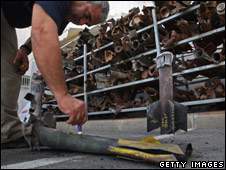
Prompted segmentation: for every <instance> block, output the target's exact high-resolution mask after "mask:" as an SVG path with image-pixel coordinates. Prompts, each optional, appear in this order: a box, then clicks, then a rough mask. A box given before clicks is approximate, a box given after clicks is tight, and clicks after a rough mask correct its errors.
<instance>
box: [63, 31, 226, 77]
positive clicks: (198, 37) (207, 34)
mask: <svg viewBox="0 0 226 170" xmlns="http://www.w3.org/2000/svg"><path fill="white" fill-rule="evenodd" d="M222 31H225V27H221V28H218V29H215V30H212V31H209V32H206V33H203V34H200V35H196V36H194V37H191V38H187V39H184V40H181V41H178V42H177V43H176V44H175V45H174V46H172V47H169V48H164V47H161V50H168V49H170V48H173V47H176V46H179V45H181V44H184V43H187V42H190V41H195V40H198V39H201V38H204V37H206V36H209V35H211V34H215V33H219V32H222ZM156 52H157V50H156V49H154V50H151V51H147V52H145V53H142V54H138V55H136V56H134V57H131V58H129V59H126V60H124V61H121V62H117V63H115V64H113V65H120V64H122V63H126V62H128V61H131V60H135V59H138V58H140V57H141V56H142V55H144V56H146V55H151V54H154V53H156ZM87 55H88V54H87ZM110 67H111V65H110V64H109V65H106V66H103V67H101V68H98V69H96V70H92V71H90V72H88V74H90V73H95V72H98V71H101V70H104V69H107V68H110ZM82 76H83V75H82V74H81V75H79V76H76V77H73V78H70V79H67V80H66V81H71V80H74V79H77V78H80V77H82Z"/></svg>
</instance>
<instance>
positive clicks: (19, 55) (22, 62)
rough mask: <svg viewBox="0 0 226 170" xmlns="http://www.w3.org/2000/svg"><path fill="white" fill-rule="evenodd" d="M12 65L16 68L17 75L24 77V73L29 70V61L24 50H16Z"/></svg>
mask: <svg viewBox="0 0 226 170" xmlns="http://www.w3.org/2000/svg"><path fill="white" fill-rule="evenodd" d="M13 64H14V65H15V66H16V67H17V74H19V75H24V74H25V73H26V71H27V70H28V68H29V60H28V57H27V50H26V49H25V48H20V49H19V50H17V52H16V57H15V58H14V60H13Z"/></svg>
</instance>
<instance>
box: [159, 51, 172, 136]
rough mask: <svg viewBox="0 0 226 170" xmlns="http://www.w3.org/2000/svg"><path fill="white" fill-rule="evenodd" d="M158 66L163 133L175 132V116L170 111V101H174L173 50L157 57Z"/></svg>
mask: <svg viewBox="0 0 226 170" xmlns="http://www.w3.org/2000/svg"><path fill="white" fill-rule="evenodd" d="M156 61H157V68H158V70H159V92H160V103H161V114H162V116H161V117H162V125H161V134H168V133H172V132H174V127H173V125H172V124H171V123H172V122H173V123H174V120H173V121H172V120H171V118H174V115H172V114H174V113H172V112H169V110H170V109H169V101H173V76H172V61H173V54H172V53H171V52H164V53H161V54H160V55H159V56H157V58H156Z"/></svg>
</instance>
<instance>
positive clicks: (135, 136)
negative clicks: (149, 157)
mask: <svg viewBox="0 0 226 170" xmlns="http://www.w3.org/2000/svg"><path fill="white" fill-rule="evenodd" d="M200 115H202V116H201V117H200V116H198V117H196V118H195V119H196V123H197V122H198V123H199V121H198V119H201V120H202V121H205V120H206V121H207V123H208V121H210V122H212V121H214V122H215V123H214V124H210V123H209V126H207V125H208V124H206V123H203V125H202V126H201V125H200V124H199V126H196V127H195V128H194V129H189V131H188V132H182V131H179V132H176V133H175V134H174V135H160V134H159V129H157V130H155V131H152V132H145V131H140V132H135V131H134V132H126V131H124V132H123V131H122V132H120V131H117V132H116V131H112V132H110V131H88V130H86V131H84V132H83V133H84V135H86V134H89V135H97V136H104V137H111V138H115V139H118V138H121V139H131V140H140V139H142V138H145V137H147V136H154V137H156V138H157V139H158V140H159V141H160V142H161V143H170V144H178V145H180V144H182V143H192V145H193V148H194V150H193V154H192V156H191V158H190V159H189V161H188V162H187V164H186V169H190V168H191V167H194V161H206V162H204V164H202V165H203V166H205V165H207V161H209V162H208V165H209V166H213V165H214V166H217V165H218V166H220V167H221V166H222V165H223V166H224V167H225V119H224V117H225V116H224V115H225V114H220V115H218V114H217V116H216V114H200ZM213 115H215V116H213ZM218 116H220V118H219V117H218ZM204 117H205V118H204ZM213 117H215V118H216V117H218V118H217V119H214V118H213ZM217 122H218V123H217ZM222 122H223V124H222ZM212 125H214V126H212ZM212 161H221V162H218V163H217V162H215V163H214V162H212ZM196 165H201V164H196ZM7 168H16V169H21V168H23V169H43V168H44V169H61V168H63V169H72V168H73V169H160V165H154V164H152V163H143V162H135V161H131V160H125V159H122V158H120V157H116V156H113V155H112V156H111V155H110V156H107V155H99V154H85V153H76V152H70V151H60V150H53V149H50V148H47V147H43V148H41V151H39V152H38V151H31V150H30V149H28V148H26V149H9V150H1V169H7Z"/></svg>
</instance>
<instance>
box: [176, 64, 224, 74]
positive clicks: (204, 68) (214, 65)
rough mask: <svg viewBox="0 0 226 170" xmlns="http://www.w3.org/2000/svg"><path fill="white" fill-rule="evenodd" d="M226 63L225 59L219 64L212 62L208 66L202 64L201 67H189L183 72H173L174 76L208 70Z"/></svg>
mask: <svg viewBox="0 0 226 170" xmlns="http://www.w3.org/2000/svg"><path fill="white" fill-rule="evenodd" d="M224 65H225V61H223V62H221V63H219V64H210V65H206V66H201V67H196V68H192V69H188V70H183V71H181V72H177V73H173V76H178V75H183V74H188V73H193V72H197V71H203V70H208V69H211V68H217V67H220V66H224Z"/></svg>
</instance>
